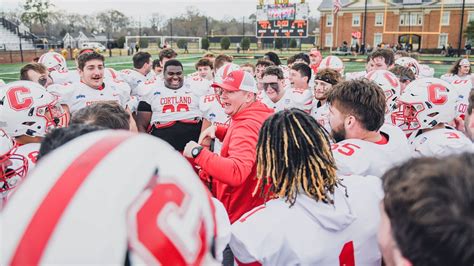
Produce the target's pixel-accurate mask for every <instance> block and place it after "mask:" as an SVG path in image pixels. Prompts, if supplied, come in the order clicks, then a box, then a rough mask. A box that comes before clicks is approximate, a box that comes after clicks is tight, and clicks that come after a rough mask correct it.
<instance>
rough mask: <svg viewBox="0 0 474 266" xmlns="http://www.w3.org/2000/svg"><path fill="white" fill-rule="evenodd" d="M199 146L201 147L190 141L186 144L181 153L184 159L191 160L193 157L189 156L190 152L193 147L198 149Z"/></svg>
mask: <svg viewBox="0 0 474 266" xmlns="http://www.w3.org/2000/svg"><path fill="white" fill-rule="evenodd" d="M199 146H201V145H199V144H197V143H196V141H193V140H191V141H190V142H188V143H187V144H186V146H185V147H184V151H183V155H184V157H187V158H193V155H192V154H191V151H192V150H193V149H194V148H195V147H199Z"/></svg>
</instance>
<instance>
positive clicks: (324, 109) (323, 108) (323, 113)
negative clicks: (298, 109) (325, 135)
mask: <svg viewBox="0 0 474 266" xmlns="http://www.w3.org/2000/svg"><path fill="white" fill-rule="evenodd" d="M311 116H312V117H313V118H314V119H316V121H317V122H318V124H319V125H320V126H322V127H324V129H326V130H327V132H329V133H330V132H331V125H330V124H329V103H328V102H326V103H324V104H323V105H321V102H320V101H317V100H315V101H314V103H313V108H311Z"/></svg>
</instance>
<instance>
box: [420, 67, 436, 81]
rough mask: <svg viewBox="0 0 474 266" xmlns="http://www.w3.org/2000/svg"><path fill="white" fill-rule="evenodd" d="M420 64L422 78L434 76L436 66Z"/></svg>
mask: <svg viewBox="0 0 474 266" xmlns="http://www.w3.org/2000/svg"><path fill="white" fill-rule="evenodd" d="M419 66H420V78H433V77H434V74H435V71H434V68H432V67H430V66H429V65H424V64H419Z"/></svg>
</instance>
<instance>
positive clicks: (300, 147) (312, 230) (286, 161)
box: [229, 109, 383, 266]
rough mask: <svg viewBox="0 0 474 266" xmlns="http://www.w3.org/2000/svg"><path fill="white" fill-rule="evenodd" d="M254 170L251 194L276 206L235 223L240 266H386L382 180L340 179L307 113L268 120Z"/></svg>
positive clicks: (327, 147) (287, 112)
mask: <svg viewBox="0 0 474 266" xmlns="http://www.w3.org/2000/svg"><path fill="white" fill-rule="evenodd" d="M277 125H278V126H277ZM257 169H258V171H257V177H258V178H259V186H258V187H257V188H256V190H255V191H254V194H256V193H263V194H266V195H267V196H268V198H270V199H271V200H269V201H267V202H266V204H264V205H261V206H258V207H256V208H254V209H253V210H251V211H249V212H247V213H246V214H244V215H243V216H242V217H241V218H240V219H239V220H237V221H236V222H234V223H233V224H232V238H231V241H230V244H229V245H230V247H231V248H232V251H233V253H234V255H235V259H236V260H237V261H238V262H239V264H242V265H367V266H379V265H381V255H380V251H379V248H378V246H377V238H376V235H377V229H378V225H379V221H380V214H379V209H378V205H379V201H380V200H381V199H382V197H383V193H382V190H381V181H380V179H379V178H377V177H374V176H355V175H351V176H347V177H344V178H342V177H340V176H338V175H337V174H336V162H335V160H334V158H333V156H332V153H331V146H330V142H329V138H328V136H327V134H325V132H324V130H323V129H322V127H321V126H320V125H319V124H318V123H316V121H315V120H314V119H312V118H311V117H310V116H309V115H308V114H306V113H305V112H303V111H301V110H297V109H292V110H284V111H281V112H279V113H276V114H274V115H273V116H271V117H270V118H269V119H267V120H266V121H265V123H264V124H263V126H262V129H261V131H260V136H259V139H258V144H257ZM268 183H270V189H269V190H268V185H267V184H268ZM257 189H261V191H257ZM267 191H268V192H267ZM273 195H274V196H273ZM273 198H275V199H273ZM275 228H279V229H278V230H275Z"/></svg>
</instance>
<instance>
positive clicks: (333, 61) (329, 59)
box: [318, 55, 344, 75]
mask: <svg viewBox="0 0 474 266" xmlns="http://www.w3.org/2000/svg"><path fill="white" fill-rule="evenodd" d="M325 68H330V69H334V70H336V71H337V72H339V73H340V74H341V75H344V63H343V62H342V60H341V59H340V58H339V57H337V56H335V55H330V56H326V57H325V58H324V59H323V60H322V61H321V63H320V64H319V67H318V69H325Z"/></svg>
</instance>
